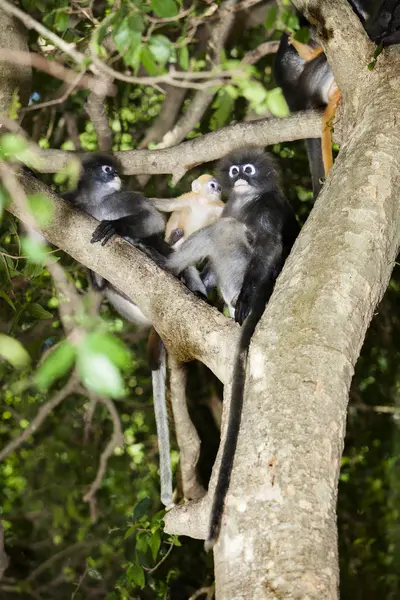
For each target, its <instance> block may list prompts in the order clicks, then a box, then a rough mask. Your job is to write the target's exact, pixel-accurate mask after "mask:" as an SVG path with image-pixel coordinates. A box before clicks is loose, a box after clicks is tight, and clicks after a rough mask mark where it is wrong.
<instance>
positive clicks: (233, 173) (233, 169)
mask: <svg viewBox="0 0 400 600" xmlns="http://www.w3.org/2000/svg"><path fill="white" fill-rule="evenodd" d="M236 175H239V167H237V166H236V165H232V166H231V168H230V169H229V177H236Z"/></svg>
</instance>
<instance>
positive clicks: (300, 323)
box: [214, 55, 400, 600]
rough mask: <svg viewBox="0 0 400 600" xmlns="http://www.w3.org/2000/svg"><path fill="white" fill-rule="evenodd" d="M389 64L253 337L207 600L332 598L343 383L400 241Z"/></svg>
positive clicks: (367, 89)
mask: <svg viewBox="0 0 400 600" xmlns="http://www.w3.org/2000/svg"><path fill="white" fill-rule="evenodd" d="M395 59H396V60H394V59H392V61H391V63H390V67H389V66H388V64H387V63H384V62H382V64H381V65H380V68H379V69H378V70H377V71H376V72H374V71H373V72H372V73H371V74H370V75H369V76H368V77H367V78H366V81H364V83H363V85H362V87H360V88H359V98H360V101H359V107H361V109H362V110H359V111H358V120H357V122H356V123H355V125H354V128H353V129H352V131H351V134H349V135H348V139H347V143H346V144H343V146H342V149H341V151H340V154H339V157H338V159H337V161H336V163H335V166H334V169H333V171H332V172H331V173H330V175H329V177H328V180H327V182H326V184H325V186H324V188H323V191H322V193H321V195H320V196H319V198H318V200H317V202H316V204H315V207H314V209H313V211H312V214H311V215H310V217H309V219H308V221H307V223H306V224H305V226H304V227H303V230H302V232H301V235H300V237H299V238H298V240H297V242H296V244H295V246H294V249H293V252H292V254H291V256H290V257H289V259H288V261H287V264H286V266H285V269H284V271H283V272H282V275H281V276H280V277H279V279H278V282H277V285H276V289H275V292H274V294H273V297H272V299H271V301H270V303H269V306H268V308H267V310H266V312H265V314H264V317H263V319H262V322H261V325H260V327H259V329H258V330H257V332H256V334H255V336H254V338H253V343H252V345H251V351H250V357H249V365H248V372H247V385H246V396H245V402H244V409H243V416H242V426H241V431H240V436H239V443H238V448H237V453H236V458H235V465H234V471H233V474H232V480H231V485H230V493H229V495H228V497H227V501H226V504H225V506H226V509H225V513H224V518H223V526H222V531H221V535H220V539H219V542H218V544H217V545H216V547H215V552H214V556H215V574H216V590H217V598H218V600H225V599H226V600H233V599H237V600H238V599H239V598H240V599H249V600H250V599H255V598H256V599H257V600H266V599H272V598H273V599H277V598H285V600H286V599H289V598H299V599H300V598H308V599H315V600H322V599H325V598H329V599H335V598H337V597H338V596H337V595H338V582H339V570H338V556H337V533H336V500H337V486H338V476H339V470H340V461H341V455H342V450H343V440H344V434H345V422H346V411H347V401H348V393H349V387H350V383H351V378H352V375H353V372H354V365H355V362H356V360H357V358H358V355H359V353H360V349H361V345H362V342H363V340H364V336H365V333H366V330H367V327H368V324H369V322H370V320H371V318H372V315H373V312H374V309H375V307H376V305H377V303H378V302H379V301H380V299H381V297H382V295H383V293H384V291H385V289H386V287H387V285H388V282H389V278H390V274H391V272H392V269H393V267H394V261H395V258H396V255H397V253H398V250H399V244H400V210H399V200H398V198H399V190H400V153H399V146H400V132H399V129H398V126H397V125H398V115H399V114H400V96H399V94H398V74H399V73H400V64H399V61H398V55H397V56H396V57H395ZM394 73H396V74H397V80H396V79H395V77H394ZM350 125H352V124H351V123H347V126H348V129H349V128H350Z"/></svg>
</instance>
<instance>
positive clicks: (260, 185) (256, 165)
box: [218, 148, 277, 196]
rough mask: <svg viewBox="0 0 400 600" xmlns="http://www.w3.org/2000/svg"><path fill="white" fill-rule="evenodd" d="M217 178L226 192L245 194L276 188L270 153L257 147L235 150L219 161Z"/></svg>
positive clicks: (274, 171)
mask: <svg viewBox="0 0 400 600" xmlns="http://www.w3.org/2000/svg"><path fill="white" fill-rule="evenodd" d="M218 178H219V180H220V181H221V183H222V187H223V188H224V189H225V190H226V191H227V192H228V194H231V193H233V194H235V195H240V196H246V195H248V194H249V193H250V194H254V193H255V192H265V191H268V190H271V189H273V188H276V185H277V183H276V182H277V173H276V169H275V165H274V160H273V158H272V157H271V155H269V154H267V153H265V152H264V151H263V150H261V149H258V148H248V149H243V150H235V151H234V152H231V153H230V154H228V155H227V156H225V158H223V159H222V160H221V161H220V165H219V176H218Z"/></svg>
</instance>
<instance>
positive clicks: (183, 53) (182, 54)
mask: <svg viewBox="0 0 400 600" xmlns="http://www.w3.org/2000/svg"><path fill="white" fill-rule="evenodd" d="M178 56H179V65H180V66H181V68H182V69H183V70H184V71H187V70H188V68H189V50H188V47H187V46H183V47H182V48H179V54H178Z"/></svg>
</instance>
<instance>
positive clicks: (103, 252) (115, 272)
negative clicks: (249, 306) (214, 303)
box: [9, 174, 239, 381]
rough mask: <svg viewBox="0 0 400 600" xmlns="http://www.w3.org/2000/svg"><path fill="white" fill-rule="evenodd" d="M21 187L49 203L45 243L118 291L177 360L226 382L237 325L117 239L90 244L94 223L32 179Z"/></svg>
mask: <svg viewBox="0 0 400 600" xmlns="http://www.w3.org/2000/svg"><path fill="white" fill-rule="evenodd" d="M21 184H22V185H23V187H24V189H25V191H26V193H35V192H39V191H41V192H42V193H44V194H46V195H47V196H48V197H49V198H50V199H52V200H53V201H54V202H53V204H54V217H53V221H52V223H51V224H50V225H48V226H46V227H43V228H41V229H40V230H39V228H36V229H37V230H38V231H40V233H42V234H43V235H44V237H45V238H46V239H47V240H48V241H49V242H51V243H52V244H55V245H56V246H58V247H59V248H61V249H62V250H65V252H67V253H68V254H70V255H71V256H72V257H73V258H75V259H76V260H77V261H79V262H80V263H82V264H83V265H85V266H86V267H88V268H89V269H92V270H93V271H95V272H96V273H98V274H99V275H101V276H103V277H104V278H105V279H107V280H108V281H110V282H111V283H112V284H113V285H115V287H117V288H118V289H120V290H123V292H124V293H125V294H126V295H127V296H128V297H129V298H130V299H131V300H132V301H133V302H135V303H136V304H138V305H139V307H140V308H141V310H142V311H143V313H144V314H145V316H146V317H148V318H149V320H150V321H151V322H152V323H153V324H154V326H155V328H156V329H157V331H158V333H159V334H160V335H161V337H162V339H163V340H164V342H165V344H166V346H167V347H169V348H171V349H173V352H174V355H175V356H176V358H177V360H180V361H188V360H192V359H198V360H201V361H202V362H204V363H205V364H206V365H207V366H208V367H209V368H210V369H211V370H212V371H213V372H214V373H215V374H216V375H217V377H218V378H219V379H220V380H221V381H225V379H226V377H227V373H229V369H230V368H231V365H232V360H233V352H234V348H235V346H236V341H237V336H238V331H239V328H238V326H237V325H235V324H234V323H233V322H232V321H231V320H230V319H227V318H226V317H224V316H223V315H222V314H221V313H219V312H218V311H217V310H216V309H214V308H211V307H210V306H209V305H208V304H206V303H205V302H203V301H202V300H199V299H198V298H196V297H195V296H193V294H191V292H189V291H188V290H187V289H186V288H185V287H184V286H183V285H182V284H181V283H180V282H179V281H178V280H177V279H176V278H175V277H173V276H172V275H170V274H168V273H165V272H164V271H162V270H161V269H159V268H158V267H157V265H156V264H155V263H154V262H153V261H151V260H150V259H149V258H148V257H146V256H145V255H144V254H143V253H142V252H140V251H139V250H137V249H136V248H134V247H132V246H131V245H130V244H129V243H128V242H126V241H124V240H122V239H121V238H118V237H117V238H115V239H114V240H112V241H111V242H110V243H109V244H107V246H106V247H102V246H100V245H93V244H90V241H89V240H90V238H91V235H92V233H93V230H94V228H95V226H96V223H97V221H95V220H94V219H92V217H89V216H88V215H86V214H84V213H80V212H78V211H76V210H74V209H73V208H72V207H71V206H70V205H68V203H66V202H65V201H63V200H61V199H60V198H57V196H55V195H54V194H52V193H51V192H50V190H49V189H48V188H46V186H44V185H43V184H41V182H40V181H38V180H37V179H35V178H33V177H30V176H29V175H26V174H21ZM9 210H10V211H11V212H12V213H13V214H14V215H15V216H17V217H18V218H20V219H21V220H23V219H24V218H25V217H26V215H24V214H23V211H22V210H21V208H20V207H18V205H17V204H13V205H12V206H11V207H9ZM150 290H151V292H150ZM194 322H195V323H196V324H197V327H196V328H194V327H193V323H194Z"/></svg>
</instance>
